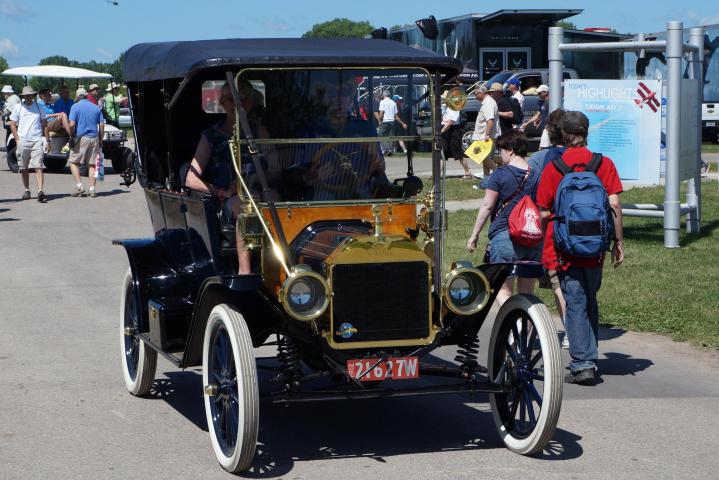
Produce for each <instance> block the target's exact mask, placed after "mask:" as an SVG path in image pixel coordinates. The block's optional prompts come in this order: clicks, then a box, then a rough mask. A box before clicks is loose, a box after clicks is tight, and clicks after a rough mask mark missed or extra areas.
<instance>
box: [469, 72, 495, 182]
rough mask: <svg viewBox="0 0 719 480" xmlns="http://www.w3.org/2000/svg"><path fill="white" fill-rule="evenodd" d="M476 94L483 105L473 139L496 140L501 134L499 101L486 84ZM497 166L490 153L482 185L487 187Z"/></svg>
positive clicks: (486, 160) (485, 161)
mask: <svg viewBox="0 0 719 480" xmlns="http://www.w3.org/2000/svg"><path fill="white" fill-rule="evenodd" d="M474 96H475V97H477V100H479V101H480V103H481V106H480V108H479V113H478V114H477V119H476V120H475V122H474V133H473V134H472V140H473V141H474V140H494V139H496V138H497V137H498V136H499V131H498V130H499V129H498V128H497V124H498V123H499V107H498V106H497V102H496V101H495V100H494V99H493V98H492V97H491V95H489V90H488V89H487V87H486V86H485V85H480V86H479V87H477V88H476V89H475V90H474ZM496 168H497V165H496V163H495V162H494V156H493V155H489V156H488V157H487V158H485V159H484V162H482V171H483V173H484V180H483V181H482V182H481V183H480V187H482V188H486V184H487V180H488V179H489V175H490V174H491V173H492V171H493V170H495V169H496Z"/></svg>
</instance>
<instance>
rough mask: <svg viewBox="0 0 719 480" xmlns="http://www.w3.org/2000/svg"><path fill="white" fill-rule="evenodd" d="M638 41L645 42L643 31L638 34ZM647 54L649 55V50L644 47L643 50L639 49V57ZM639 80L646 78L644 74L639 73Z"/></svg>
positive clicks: (644, 56)
mask: <svg viewBox="0 0 719 480" xmlns="http://www.w3.org/2000/svg"><path fill="white" fill-rule="evenodd" d="M637 42H644V34H643V33H639V34H638V35H637ZM646 56H647V51H646V50H645V49H644V48H642V49H641V50H639V51H638V52H637V59H639V58H646ZM637 80H644V75H637Z"/></svg>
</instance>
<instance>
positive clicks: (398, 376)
mask: <svg viewBox="0 0 719 480" xmlns="http://www.w3.org/2000/svg"><path fill="white" fill-rule="evenodd" d="M347 372H348V373H349V374H350V375H352V376H353V377H354V378H357V379H359V380H360V381H361V382H371V381H376V380H386V379H391V380H405V379H408V378H419V359H418V357H390V358H388V359H387V360H385V361H384V362H380V363H377V359H376V358H356V359H354V360H347Z"/></svg>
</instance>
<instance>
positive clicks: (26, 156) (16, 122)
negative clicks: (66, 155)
mask: <svg viewBox="0 0 719 480" xmlns="http://www.w3.org/2000/svg"><path fill="white" fill-rule="evenodd" d="M35 95H37V92H36V91H35V90H34V89H33V88H32V87H30V86H25V87H23V89H22V92H21V93H20V97H22V102H20V103H18V104H17V105H15V108H13V110H12V113H11V114H10V130H12V134H13V136H14V137H15V139H16V140H17V150H16V152H17V158H18V170H19V171H20V173H21V175H22V184H23V186H24V187H25V193H23V195H22V200H29V199H30V173H29V170H28V169H30V168H33V169H35V180H36V181H37V190H38V191H37V201H38V202H40V203H45V202H47V197H45V193H43V191H42V188H43V183H44V180H45V178H44V176H43V170H44V168H45V164H44V163H43V155H44V154H45V152H47V150H48V148H49V146H50V139H49V138H47V135H48V132H47V128H46V127H47V120H46V115H45V111H44V110H43V109H42V108H40V106H39V105H38V104H37V103H35V101H34V99H35Z"/></svg>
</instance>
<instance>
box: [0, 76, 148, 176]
mask: <svg viewBox="0 0 719 480" xmlns="http://www.w3.org/2000/svg"><path fill="white" fill-rule="evenodd" d="M2 74H3V75H12V76H20V77H24V79H25V83H26V84H27V79H28V78H29V77H49V78H59V79H75V80H77V81H78V83H79V80H80V79H83V78H84V79H90V78H93V79H99V78H103V79H105V78H106V79H111V78H112V75H110V74H108V73H99V72H93V71H91V70H86V69H84V68H74V67H65V66H61V65H38V66H34V67H18V68H10V69H8V70H5V71H4V72H2ZM68 140H69V138H68V136H67V132H65V131H64V130H60V131H59V132H57V133H55V132H51V133H50V151H49V152H48V153H46V154H45V158H44V162H45V167H46V168H47V170H48V171H50V172H59V171H62V170H63V169H64V168H65V165H66V164H67V160H68V157H69V155H70V149H69V147H68V146H67V144H68ZM126 141H127V136H126V135H125V132H124V131H123V130H121V129H119V128H117V127H114V126H112V125H109V124H106V125H105V136H104V138H103V140H102V152H103V155H104V156H105V158H106V159H107V160H109V161H110V162H111V165H112V167H113V169H114V170H115V172H117V173H120V174H123V177H126V176H127V177H128V178H132V175H131V172H130V171H131V170H132V169H134V153H133V151H132V150H131V149H129V148H128V147H126V146H125V142H126ZM15 147H16V141H15V138H14V137H13V136H12V134H10V135H8V136H7V138H6V148H7V150H6V151H7V166H8V168H9V169H10V170H11V171H13V172H17V169H18V162H17V155H16V150H15ZM83 174H86V173H83ZM126 183H127V182H126ZM130 183H131V182H130Z"/></svg>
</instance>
